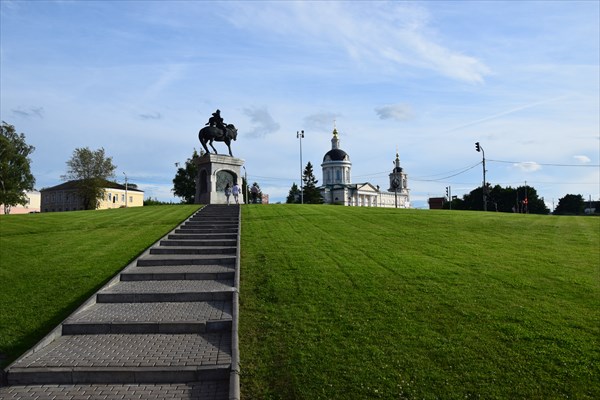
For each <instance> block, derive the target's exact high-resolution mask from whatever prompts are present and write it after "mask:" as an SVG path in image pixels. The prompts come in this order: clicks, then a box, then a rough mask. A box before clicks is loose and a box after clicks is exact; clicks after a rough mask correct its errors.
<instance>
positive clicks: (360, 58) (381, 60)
mask: <svg viewBox="0 0 600 400" xmlns="http://www.w3.org/2000/svg"><path fill="white" fill-rule="evenodd" d="M230 11H231V13H230V16H229V19H230V21H231V22H232V23H233V24H235V25H236V26H237V27H238V28H241V29H250V30H268V31H271V32H273V33H275V34H277V35H278V37H285V38H286V39H288V40H289V39H293V38H295V40H296V41H298V42H299V46H310V47H311V48H323V47H329V48H333V49H338V50H343V51H344V52H345V53H347V54H348V55H349V56H350V58H351V59H352V60H354V61H355V62H356V63H357V64H358V65H359V66H360V65H369V64H375V65H380V66H383V67H384V68H385V69H387V70H396V71H398V70H400V69H401V68H403V67H406V66H411V67H414V68H417V69H428V70H432V71H435V72H436V73H438V74H441V75H443V76H447V77H449V78H452V79H456V80H459V81H465V82H469V83H482V82H483V80H484V76H485V75H488V74H489V73H490V69H489V67H487V66H486V65H485V64H484V63H483V62H482V61H480V60H478V59H477V58H475V57H472V56H467V55H464V54H462V53H461V51H460V50H459V51H455V50H452V49H449V48H446V47H444V46H443V45H442V44H440V43H437V42H436V40H435V39H434V38H435V34H432V33H431V30H432V29H433V28H432V27H430V26H429V25H428V23H429V14H428V12H427V11H426V10H425V9H424V8H422V7H419V6H416V5H413V4H407V3H400V2H368V3H363V2H353V3H352V2H342V3H338V2H274V3H263V4H262V6H261V7H255V6H254V5H253V4H252V3H235V6H233V7H231V10H230ZM332 56H334V55H332ZM380 70H381V69H380Z"/></svg>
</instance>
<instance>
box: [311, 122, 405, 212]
mask: <svg viewBox="0 0 600 400" xmlns="http://www.w3.org/2000/svg"><path fill="white" fill-rule="evenodd" d="M394 165H395V166H394V169H393V170H392V172H391V173H390V174H389V180H390V181H389V184H390V187H389V189H388V190H387V191H383V190H381V189H380V188H379V186H374V185H373V184H371V183H369V182H365V183H352V179H351V170H352V163H351V162H350V156H348V153H346V152H345V151H344V150H342V149H341V148H340V139H339V138H338V132H337V129H336V128H334V129H333V138H332V139H331V150H329V151H328V152H327V153H325V156H324V157H323V163H322V164H321V168H322V170H323V181H322V182H323V185H321V186H320V187H319V190H320V191H321V196H322V197H323V203H324V204H339V205H344V206H359V207H391V208H394V207H395V208H409V207H410V201H409V195H408V192H409V189H408V178H407V175H406V174H405V173H404V171H403V170H402V167H400V158H399V156H398V153H397V152H396V160H395V164H394Z"/></svg>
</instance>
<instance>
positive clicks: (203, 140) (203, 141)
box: [199, 136, 210, 154]
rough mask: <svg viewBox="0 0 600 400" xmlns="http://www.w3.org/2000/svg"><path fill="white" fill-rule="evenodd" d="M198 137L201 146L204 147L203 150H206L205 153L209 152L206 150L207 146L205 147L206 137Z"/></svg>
mask: <svg viewBox="0 0 600 400" xmlns="http://www.w3.org/2000/svg"><path fill="white" fill-rule="evenodd" d="M199 139H200V144H201V145H202V147H204V151H206V154H208V153H210V151H208V147H206V139H204V138H203V137H202V136H200V137H199Z"/></svg>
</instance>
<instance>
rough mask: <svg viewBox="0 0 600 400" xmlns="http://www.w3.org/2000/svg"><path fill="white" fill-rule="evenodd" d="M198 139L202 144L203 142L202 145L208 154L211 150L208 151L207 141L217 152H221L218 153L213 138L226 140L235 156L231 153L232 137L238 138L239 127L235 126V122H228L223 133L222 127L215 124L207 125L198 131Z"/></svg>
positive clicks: (218, 140) (228, 147)
mask: <svg viewBox="0 0 600 400" xmlns="http://www.w3.org/2000/svg"><path fill="white" fill-rule="evenodd" d="M198 139H200V144H202V147H204V150H205V151H206V153H207V154H208V153H210V151H208V147H206V143H207V142H208V144H210V147H212V149H213V150H214V151H215V154H219V153H217V149H215V146H213V144H212V143H213V140H216V141H217V142H225V144H226V145H227V149H229V155H230V156H231V157H233V154H231V139H233V140H236V139H237V129H236V127H235V126H233V124H228V125H227V126H226V132H225V133H223V131H222V130H221V129H220V128H217V127H215V126H205V127H204V128H202V129H200V132H198Z"/></svg>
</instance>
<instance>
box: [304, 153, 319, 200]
mask: <svg viewBox="0 0 600 400" xmlns="http://www.w3.org/2000/svg"><path fill="white" fill-rule="evenodd" d="M302 181H303V182H304V203H305V204H322V203H323V198H322V197H321V192H320V191H319V189H317V182H319V181H318V180H317V179H316V178H315V175H314V173H313V166H312V164H311V163H310V161H309V162H308V164H306V168H304V173H303V174H302Z"/></svg>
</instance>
